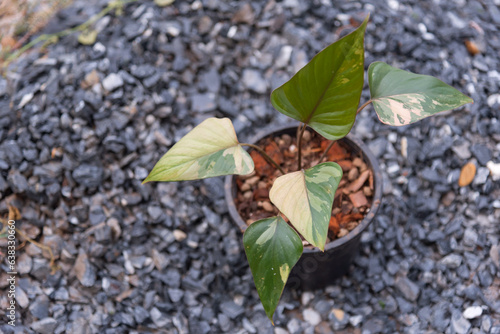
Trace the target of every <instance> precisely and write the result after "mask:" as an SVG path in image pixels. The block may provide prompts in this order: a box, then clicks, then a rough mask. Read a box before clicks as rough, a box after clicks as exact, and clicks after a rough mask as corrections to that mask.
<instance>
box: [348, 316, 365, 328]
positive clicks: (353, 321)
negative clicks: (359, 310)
mask: <svg viewBox="0 0 500 334" xmlns="http://www.w3.org/2000/svg"><path fill="white" fill-rule="evenodd" d="M362 321H363V316H362V315H360V314H358V315H353V316H351V317H349V323H350V324H351V326H353V327H357V326H358V325H359V324H360V323H361V322H362Z"/></svg>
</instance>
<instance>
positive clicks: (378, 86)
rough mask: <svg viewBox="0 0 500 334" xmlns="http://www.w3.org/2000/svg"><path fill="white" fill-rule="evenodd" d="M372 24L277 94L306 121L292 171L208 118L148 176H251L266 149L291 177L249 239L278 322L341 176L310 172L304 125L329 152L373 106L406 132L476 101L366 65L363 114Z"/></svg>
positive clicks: (322, 232)
mask: <svg viewBox="0 0 500 334" xmlns="http://www.w3.org/2000/svg"><path fill="white" fill-rule="evenodd" d="M367 23H368V17H367V18H366V19H365V20H364V21H363V23H362V24H361V25H360V26H359V27H358V28H357V29H356V30H355V31H353V32H352V33H350V34H349V35H347V36H345V37H343V38H341V39H339V40H338V41H336V42H335V43H333V44H331V45H330V46H328V47H327V48H325V49H324V50H322V51H321V52H320V53H318V54H317V55H316V56H315V57H314V58H313V59H312V60H311V61H310V62H309V63H308V64H307V65H306V66H304V68H302V69H301V70H299V71H298V72H297V73H296V74H295V75H294V76H293V77H292V78H291V79H290V80H289V81H288V82H286V83H285V84H283V85H282V86H281V87H278V88H277V89H275V90H274V91H273V92H272V94H271V103H272V105H273V106H274V107H275V108H276V110H278V111H279V112H281V113H283V114H285V115H287V116H289V117H291V118H293V119H295V120H297V121H299V122H300V125H299V127H298V129H297V136H296V150H297V152H296V157H297V162H296V164H295V166H296V168H295V170H293V171H289V172H288V173H285V171H284V170H283V168H282V167H281V166H280V163H278V162H276V161H274V160H273V159H272V157H271V156H270V155H269V154H268V153H266V152H265V150H264V149H263V148H261V147H259V146H258V145H255V144H247V143H240V142H239V141H238V139H237V137H236V133H235V130H234V128H233V125H232V123H231V120H229V119H228V118H221V119H219V118H209V119H206V120H205V121H203V122H202V123H201V124H199V125H198V126H196V127H195V128H194V129H193V130H191V132H189V133H188V134H186V135H185V136H184V137H183V138H182V139H181V140H180V141H179V142H178V143H176V144H175V145H174V146H173V147H172V148H170V150H169V151H168V152H167V153H166V154H165V155H164V156H163V157H162V158H161V159H160V160H159V161H158V162H157V164H156V165H155V166H154V168H153V169H152V171H151V173H150V174H149V176H148V177H147V178H146V179H145V180H144V183H145V182H150V181H182V180H196V179H203V178H208V177H215V176H222V175H248V174H251V173H252V172H253V171H254V168H255V165H254V161H253V160H252V156H251V155H250V154H249V153H248V152H247V151H246V150H245V149H244V147H250V148H251V149H252V150H254V151H256V152H259V153H260V154H261V155H262V156H263V157H264V158H265V159H266V161H267V162H268V163H269V164H270V165H272V166H273V167H274V168H275V169H276V170H278V171H280V172H281V173H282V174H283V175H281V176H279V177H277V178H276V180H275V181H274V183H273V185H272V188H271V189H270V191H269V198H270V202H271V203H272V204H274V206H275V207H276V208H277V210H276V211H277V212H278V214H277V215H275V216H272V217H268V218H264V219H260V220H258V221H255V222H253V223H252V224H251V225H250V226H248V228H246V230H245V232H244V235H243V244H244V249H245V252H246V255H247V259H248V262H249V265H250V269H251V271H252V274H253V277H254V282H255V285H256V287H257V291H258V293H259V297H260V299H261V301H262V304H263V306H264V310H265V312H266V314H267V316H268V317H269V319H271V321H272V316H273V314H274V311H275V309H276V306H277V304H278V302H279V299H280V296H281V294H282V291H283V289H284V286H285V284H286V282H287V279H288V277H289V274H290V272H291V270H292V268H293V267H294V265H295V264H296V263H297V261H298V260H299V258H300V257H301V255H302V253H303V250H304V247H303V240H302V239H301V237H302V238H303V239H304V240H305V241H306V242H308V243H309V244H311V245H312V246H314V247H317V248H318V249H319V250H321V251H324V250H325V245H326V241H327V234H328V228H329V224H330V221H331V217H332V205H333V203H334V199H335V194H336V190H337V188H338V186H339V183H340V182H341V179H342V175H343V171H342V167H341V166H340V165H339V164H338V163H335V162H331V161H329V162H321V161H320V160H321V159H319V161H317V163H316V164H314V165H312V166H308V168H307V169H303V167H304V166H303V161H302V158H303V156H302V144H303V140H304V134H305V133H306V127H309V128H310V129H312V130H313V131H314V133H315V135H317V136H321V137H323V138H324V139H325V140H328V141H330V144H328V147H326V148H325V151H326V152H328V151H329V150H330V149H331V148H332V147H334V146H335V145H336V144H335V143H337V141H339V140H340V139H342V138H344V137H346V136H347V134H348V133H349V132H350V130H351V128H352V126H353V124H354V121H355V119H356V115H357V114H358V113H359V112H360V111H361V110H362V109H363V108H364V107H366V106H367V105H368V104H370V103H371V104H372V105H373V107H374V109H375V112H376V113H377V115H378V118H379V119H380V120H381V121H382V122H383V123H386V124H389V125H393V126H401V125H407V124H410V123H413V122H416V121H418V120H421V119H423V118H425V117H428V116H431V115H434V114H436V113H438V112H441V111H446V110H451V109H454V108H457V107H459V106H462V105H464V104H466V103H469V102H472V99H470V98H469V97H467V96H465V95H463V94H462V93H460V92H459V91H458V90H456V89H454V88H452V87H450V86H448V85H447V84H445V83H443V82H442V81H440V80H438V79H437V78H434V77H431V76H426V75H417V74H414V73H410V72H407V71H403V70H400V69H396V68H394V67H392V66H390V65H388V64H385V63H382V62H375V63H372V64H371V65H370V66H369V69H368V82H369V87H370V94H371V98H370V100H368V101H366V102H365V103H363V104H362V105H361V106H360V107H359V108H358V106H359V102H360V98H361V92H362V89H363V81H364V34H365V29H366V25H367ZM308 133H309V134H310V132H308ZM346 237H347V238H349V235H347V236H346ZM326 248H328V247H326Z"/></svg>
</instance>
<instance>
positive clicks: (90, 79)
mask: <svg viewBox="0 0 500 334" xmlns="http://www.w3.org/2000/svg"><path fill="white" fill-rule="evenodd" d="M96 83H99V72H97V70H95V69H93V70H92V71H91V72H90V73H88V74H87V75H86V76H85V78H84V79H83V81H82V83H81V84H80V86H81V87H82V88H83V89H88V88H90V87H92V86H94V85H95V84H96Z"/></svg>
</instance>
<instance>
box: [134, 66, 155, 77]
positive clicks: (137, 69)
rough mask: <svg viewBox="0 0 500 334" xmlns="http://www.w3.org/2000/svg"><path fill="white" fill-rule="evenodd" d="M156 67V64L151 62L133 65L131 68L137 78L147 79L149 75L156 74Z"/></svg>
mask: <svg viewBox="0 0 500 334" xmlns="http://www.w3.org/2000/svg"><path fill="white" fill-rule="evenodd" d="M155 72H156V69H155V68H154V66H152V65H149V64H144V65H139V66H137V65H132V66H131V68H130V73H132V75H133V76H134V77H136V78H139V79H145V78H147V77H150V76H152V75H153V74H155Z"/></svg>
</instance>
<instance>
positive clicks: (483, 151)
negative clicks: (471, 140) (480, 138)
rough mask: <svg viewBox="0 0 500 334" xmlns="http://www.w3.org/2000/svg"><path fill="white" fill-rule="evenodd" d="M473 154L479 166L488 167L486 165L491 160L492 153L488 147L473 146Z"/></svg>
mask: <svg viewBox="0 0 500 334" xmlns="http://www.w3.org/2000/svg"><path fill="white" fill-rule="evenodd" d="M471 152H472V154H473V155H474V156H475V157H476V159H477V161H478V162H479V164H481V165H483V166H484V165H486V163H487V162H488V161H490V160H491V151H490V149H489V148H488V147H486V146H485V145H483V144H474V145H472V147H471Z"/></svg>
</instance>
